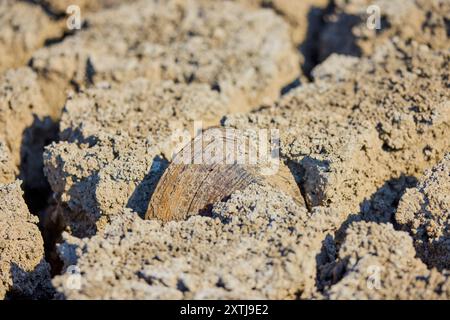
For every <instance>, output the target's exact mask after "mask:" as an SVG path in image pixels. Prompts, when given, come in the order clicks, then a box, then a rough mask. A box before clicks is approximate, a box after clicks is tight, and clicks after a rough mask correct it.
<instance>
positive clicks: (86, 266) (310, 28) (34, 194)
mask: <svg viewBox="0 0 450 320" xmlns="http://www.w3.org/2000/svg"><path fill="white" fill-rule="evenodd" d="M334 3H335V4H334V5H331V4H330V3H329V1H326V0H308V1H290V0H272V1H265V0H264V1H263V0H233V1H229V0H227V1H224V0H214V1H205V0H170V1H156V0H145V1H144V0H129V1H120V2H119V1H116V0H96V1H65V0H43V1H34V3H33V2H31V1H30V2H27V1H9V0H7V1H3V2H2V3H1V5H0V28H1V30H2V34H1V36H0V56H1V57H2V58H1V60H0V297H2V298H5V297H6V298H52V297H54V298H57V299H90V298H97V299H98V298H102V299H114V298H122V299H133V298H135V299H136V298H138V299H141V298H146V299H148V298H169V299H183V298H187V299H201V298H225V299H227V298H236V299H248V298H277V299H299V298H301V299H450V278H449V276H450V242H449V241H450V240H449V239H450V238H449V236H450V226H449V221H450V218H449V213H450V211H449V210H450V199H449V195H450V189H449V181H450V180H449V178H450V172H449V170H450V158H449V152H450V91H449V90H448V88H449V86H450V82H449V79H450V74H449V70H450V68H449V63H450V54H449V52H450V41H449V39H448V38H449V24H448V21H449V17H450V6H449V2H448V1H445V0H431V1H430V0H390V1H385V0H378V1H365V0H351V1H344V0H342V1H341V0H336V1H334ZM69 4H76V5H79V6H80V8H81V10H82V11H81V12H82V18H83V20H84V21H85V24H84V26H83V28H82V30H80V31H77V32H72V31H69V30H67V29H66V24H65V22H66V19H67V17H66V15H65V11H66V8H67V6H68V5H69ZM369 4H376V5H378V6H379V7H380V9H381V18H382V20H381V25H382V29H381V30H379V31H375V30H370V29H369V28H368V27H367V24H366V21H367V18H368V14H367V12H366V9H367V7H368V5H369ZM27 16H28V17H30V16H32V17H33V18H25V17H27ZM310 71H311V73H309V72H310ZM296 79H297V80H296ZM294 87H296V88H294ZM287 88H290V89H291V90H290V91H289V92H287V93H286V91H287ZM280 93H283V94H282V95H280ZM198 120H201V121H203V124H204V126H205V127H207V126H222V127H232V128H237V129H242V130H249V129H252V130H256V129H278V130H279V132H280V155H281V160H282V161H284V162H285V163H286V164H287V165H288V166H289V168H290V170H291V172H292V175H293V176H294V178H295V180H296V181H297V184H298V188H299V189H300V191H301V194H302V197H303V199H302V201H300V202H299V201H294V199H292V198H291V197H290V196H289V195H287V194H284V193H283V192H281V190H274V189H273V188H272V187H270V186H269V185H267V184H264V183H260V184H252V185H250V186H248V187H247V188H245V189H244V190H238V191H235V192H233V193H232V195H231V196H230V197H227V198H224V199H223V200H222V201H219V202H216V203H214V204H213V206H212V210H211V212H210V213H209V214H208V215H207V216H198V215H196V214H197V213H196V212H194V213H193V216H190V217H189V218H188V219H186V220H185V221H179V222H170V223H162V222H160V221H157V220H144V219H143V218H144V215H145V213H146V211H147V207H148V204H149V201H150V197H151V196H152V194H153V192H154V190H155V187H156V185H157V183H158V180H159V178H160V177H161V175H162V174H163V173H164V171H165V170H166V168H167V167H168V166H169V165H170V163H171V161H172V159H173V151H174V150H175V147H176V146H178V144H179V141H177V140H176V139H175V137H176V134H177V133H180V132H182V131H183V130H185V131H188V132H190V133H192V130H193V124H194V121H198ZM186 142H187V141H186ZM18 178H19V179H21V180H23V181H24V183H23V184H22V185H21V183H20V180H16V179H18ZM214 183H216V184H219V183H221V181H220V180H219V181H215V182H214ZM214 183H212V184H211V186H214ZM49 185H50V187H51V190H50V189H49ZM21 188H22V189H23V190H25V199H26V201H27V204H28V206H29V208H30V210H29V209H28V208H27V207H26V204H25V201H24V197H23V192H22V190H21ZM49 193H50V195H51V196H50V197H48V199H47V195H48V194H49ZM41 195H45V196H41ZM37 198H38V199H37ZM40 198H42V199H40ZM303 200H304V201H303ZM36 201H38V202H39V201H40V203H41V204H42V202H43V203H44V208H42V205H41V206H37V205H36ZM174 201H176V200H175V199H174ZM302 203H303V204H302ZM305 204H306V205H305ZM37 208H39V209H37ZM30 211H31V213H30ZM38 217H39V218H38ZM38 222H39V226H40V228H38V226H37V225H38ZM61 232H62V234H61ZM44 241H45V246H44ZM55 245H56V246H55ZM44 247H45V250H46V252H44ZM57 255H59V257H60V259H61V261H58V259H57V258H56V257H57ZM45 258H47V259H48V261H46V260H45ZM50 265H51V266H52V270H51V271H52V278H51V276H50ZM55 292H56V293H55Z"/></svg>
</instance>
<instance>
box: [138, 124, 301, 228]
mask: <svg viewBox="0 0 450 320" xmlns="http://www.w3.org/2000/svg"><path fill="white" fill-rule="evenodd" d="M258 145H261V143H259V144H258V143H255V139H253V138H250V137H248V136H245V135H243V134H241V133H240V132H239V131H238V130H235V129H231V128H227V129H225V128H211V129H208V130H206V131H205V132H203V133H202V134H200V135H198V136H197V137H196V138H195V139H193V140H192V141H191V142H190V143H189V144H188V145H186V146H185V147H184V148H183V149H182V150H181V151H180V152H179V153H178V154H177V155H176V156H175V157H174V158H173V161H172V163H171V164H170V165H169V167H168V168H167V170H166V171H165V172H164V174H163V176H162V177H161V179H160V181H159V182H158V185H157V187H156V189H155V191H154V193H153V196H152V198H151V201H150V203H149V207H148V210H147V213H146V215H145V218H146V219H155V218H156V219H159V220H162V221H170V220H183V219H186V218H188V217H189V216H191V215H196V214H203V215H207V214H208V213H209V212H210V210H211V208H212V205H213V204H214V203H215V202H217V201H222V200H225V199H227V198H228V197H229V196H230V195H231V194H232V193H233V192H234V191H236V190H242V189H245V188H246V187H247V186H248V185H250V184H252V183H261V184H268V185H270V186H272V187H273V188H275V189H276V190H280V191H282V192H284V193H286V194H288V195H290V196H291V197H292V198H293V199H294V200H295V201H296V202H297V203H298V204H300V205H302V206H304V201H303V197H302V195H301V193H300V189H299V187H298V185H297V184H296V182H295V179H294V177H293V175H292V173H291V172H290V170H289V168H288V167H287V166H286V165H285V164H284V163H283V162H282V161H281V160H280V161H278V163H275V162H273V161H277V160H278V159H275V160H274V159H272V162H269V160H270V159H271V157H270V156H269V151H268V152H267V154H268V156H267V158H266V159H263V158H259V159H256V160H255V158H257V157H253V158H251V155H252V154H253V155H255V154H257V152H255V151H256V150H259V149H258ZM266 149H267V150H271V149H270V148H269V147H267V148H266ZM252 152H253V153H252ZM250 159H253V160H250ZM270 165H272V167H271V166H270ZM269 169H271V170H269Z"/></svg>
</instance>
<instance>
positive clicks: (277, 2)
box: [219, 0, 329, 44]
mask: <svg viewBox="0 0 450 320" xmlns="http://www.w3.org/2000/svg"><path fill="white" fill-rule="evenodd" d="M219 1H221V0H219ZM235 1H237V2H240V3H243V4H250V5H252V6H255V5H256V6H262V7H265V8H271V9H273V10H274V11H275V12H276V13H277V14H279V15H280V16H281V17H283V19H285V20H286V21H287V22H288V23H289V25H290V26H291V37H292V40H293V42H294V43H297V44H299V43H302V42H303V41H305V39H306V37H307V33H308V28H311V27H313V26H312V25H311V24H312V23H313V21H311V17H312V16H313V15H314V11H315V10H323V9H325V8H326V7H327V6H328V3H329V0H302V1H292V0H235Z"/></svg>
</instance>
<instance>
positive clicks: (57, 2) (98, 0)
mask: <svg viewBox="0 0 450 320" xmlns="http://www.w3.org/2000/svg"><path fill="white" fill-rule="evenodd" d="M136 1H138V0H125V1H124V0H34V2H36V3H39V4H40V5H42V6H43V7H44V8H47V9H48V10H49V11H50V12H52V13H53V14H56V15H62V14H66V13H67V8H68V7H69V6H71V5H75V6H78V7H79V8H80V14H81V18H82V19H86V20H87V21H90V20H91V19H92V20H94V21H95V19H94V18H92V17H90V16H89V15H87V16H86V17H85V16H84V13H90V12H92V11H100V10H101V9H107V8H112V7H117V6H120V5H124V4H125V5H127V4H130V3H132V2H136ZM199 1H203V2H205V3H207V2H211V1H216V2H225V1H230V2H237V3H239V4H241V5H243V6H246V7H248V8H261V7H262V8H270V9H272V10H273V11H274V12H275V13H277V14H278V15H280V16H281V17H283V18H284V20H285V21H286V22H287V23H288V24H289V25H290V27H291V31H290V32H291V37H292V40H293V41H294V43H297V44H299V43H302V42H303V41H304V40H305V38H306V36H307V32H308V27H311V21H309V20H308V19H311V16H314V13H315V11H320V10H323V9H325V8H326V7H327V6H328V0H302V1H291V0H199Z"/></svg>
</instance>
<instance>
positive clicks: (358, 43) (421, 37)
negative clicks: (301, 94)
mask: <svg viewBox="0 0 450 320" xmlns="http://www.w3.org/2000/svg"><path fill="white" fill-rule="evenodd" d="M369 6H377V7H378V8H379V9H380V11H379V12H380V19H381V20H380V23H381V29H375V28H369V27H368V24H371V23H373V21H374V20H373V17H375V15H374V14H375V11H370V12H369V13H367V9H368V8H369ZM449 16H450V3H449V1H446V0H376V1H372V0H362V1H361V0H350V1H348V0H336V1H335V10H334V12H333V13H331V14H330V15H328V16H327V17H325V20H327V21H328V23H327V25H326V26H325V28H324V29H323V30H322V32H321V35H320V40H319V41H320V50H319V56H320V57H319V60H320V61H322V60H324V59H325V58H326V57H328V56H329V55H330V54H332V53H340V54H347V55H352V56H361V55H363V56H368V55H371V54H372V53H373V52H374V51H375V50H376V48H378V47H379V46H380V45H382V44H383V43H385V42H386V41H387V40H388V39H389V38H392V37H399V38H401V39H403V40H405V41H410V40H414V41H416V42H418V43H420V44H426V45H428V46H429V47H430V48H433V49H446V48H447V49H448V46H449V38H448V37H449V34H448V17H449Z"/></svg>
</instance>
